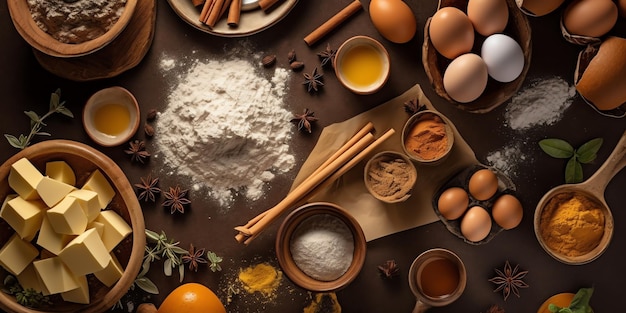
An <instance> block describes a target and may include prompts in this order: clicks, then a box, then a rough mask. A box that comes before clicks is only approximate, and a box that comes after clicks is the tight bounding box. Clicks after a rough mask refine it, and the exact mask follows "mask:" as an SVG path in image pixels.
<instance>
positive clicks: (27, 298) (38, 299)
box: [2, 275, 52, 309]
mask: <svg viewBox="0 0 626 313" xmlns="http://www.w3.org/2000/svg"><path fill="white" fill-rule="evenodd" d="M4 286H5V289H2V291H4V292H5V293H7V294H10V295H14V296H15V300H16V301H17V303H19V304H21V305H23V306H25V307H29V308H35V309H36V308H39V307H41V306H43V305H51V304H52V302H50V298H48V296H44V295H43V294H42V293H41V292H38V291H35V289H32V288H26V289H24V288H22V286H21V285H20V283H19V282H18V281H17V279H16V278H15V277H14V276H12V275H7V277H5V279H4Z"/></svg>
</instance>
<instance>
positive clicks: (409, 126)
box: [401, 110, 454, 166]
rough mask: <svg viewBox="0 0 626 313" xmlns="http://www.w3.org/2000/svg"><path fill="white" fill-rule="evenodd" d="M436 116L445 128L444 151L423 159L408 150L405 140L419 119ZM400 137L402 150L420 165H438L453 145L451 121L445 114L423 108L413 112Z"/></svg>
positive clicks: (429, 118) (428, 118)
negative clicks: (445, 142)
mask: <svg viewBox="0 0 626 313" xmlns="http://www.w3.org/2000/svg"><path fill="white" fill-rule="evenodd" d="M437 118H438V119H440V120H441V121H443V124H444V127H445V130H446V137H447V138H448V142H447V144H446V148H445V151H444V152H443V153H442V154H441V155H439V156H437V157H435V158H432V159H424V158H422V157H420V156H418V155H417V154H416V153H415V152H413V151H409V149H408V148H407V146H406V140H407V138H409V137H410V136H411V131H412V130H413V128H414V127H415V126H416V125H417V124H418V123H419V122H421V121H424V120H432V119H437ZM401 138H402V142H401V144H402V150H403V151H404V153H405V154H406V155H407V156H408V157H409V158H410V159H411V160H413V161H415V162H417V164H420V165H433V166H434V165H439V164H441V163H443V161H445V160H446V159H447V158H448V156H449V155H450V152H451V151H452V147H453V146H454V131H453V130H452V122H451V121H450V120H449V119H448V118H447V117H446V116H445V115H443V114H441V113H439V112H438V111H435V110H424V111H420V112H417V113H415V114H413V116H411V117H410V118H409V119H408V120H407V121H406V123H405V124H404V127H403V129H402V136H401Z"/></svg>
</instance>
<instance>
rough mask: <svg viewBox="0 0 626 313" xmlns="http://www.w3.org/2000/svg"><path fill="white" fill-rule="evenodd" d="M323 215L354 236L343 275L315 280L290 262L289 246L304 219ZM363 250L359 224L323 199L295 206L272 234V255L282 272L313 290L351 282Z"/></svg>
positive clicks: (301, 285)
mask: <svg viewBox="0 0 626 313" xmlns="http://www.w3.org/2000/svg"><path fill="white" fill-rule="evenodd" d="M325 214H327V215H330V216H332V217H335V218H338V219H339V220H341V221H342V222H344V223H345V225H346V226H347V227H348V229H349V230H350V231H351V233H352V237H353V239H354V253H353V255H352V263H351V264H350V266H349V267H348V269H347V270H346V271H345V273H344V274H343V275H341V276H340V277H338V278H337V279H334V280H330V281H322V280H318V279H315V278H313V277H311V276H309V275H307V274H306V273H304V272H303V271H302V270H301V269H300V268H299V267H298V265H297V264H296V262H295V261H294V259H293V256H292V253H291V247H290V243H291V240H292V238H293V235H294V232H295V231H296V229H297V228H298V226H299V225H300V224H301V223H302V222H303V221H304V220H306V219H307V218H310V217H319V216H324V215H325ZM366 250H367V247H366V241H365V235H364V234H363V230H362V229H361V226H360V225H359V223H358V222H357V221H356V220H355V219H354V217H352V216H351V215H350V214H349V213H348V212H346V211H345V210H344V209H342V208H341V207H339V206H338V205H336V204H332V203H327V202H314V203H309V204H305V205H303V206H301V207H299V208H297V209H295V210H294V211H293V212H291V213H290V214H289V215H288V216H287V217H286V218H285V220H284V221H283V223H282V224H281V225H280V227H279V229H278V235H277V237H276V256H277V258H278V262H279V264H280V266H281V268H282V269H283V271H284V273H285V274H286V275H287V277H289V279H291V281H293V282H294V283H295V284H296V285H298V286H300V287H302V288H304V289H307V290H310V291H315V292H325V291H334V290H338V289H341V288H343V287H345V286H346V285H348V284H349V283H351V282H352V281H353V280H354V279H355V278H356V276H357V275H358V274H359V272H360V271H361V268H362V267H363V263H364V262H365V253H366Z"/></svg>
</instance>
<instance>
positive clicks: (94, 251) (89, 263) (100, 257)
mask: <svg viewBox="0 0 626 313" xmlns="http://www.w3.org/2000/svg"><path fill="white" fill-rule="evenodd" d="M59 257H60V258H61V260H63V262H64V263H65V264H66V265H67V266H68V267H69V268H70V269H71V271H72V273H74V275H75V276H81V275H87V274H91V273H94V272H97V271H101V270H102V269H104V268H105V267H106V266H107V265H108V264H109V262H110V261H111V255H109V252H108V251H107V249H106V247H105V246H104V244H103V243H102V240H101V239H100V236H98V232H97V231H96V230H95V229H93V228H92V229H88V230H86V231H85V232H84V233H82V234H80V235H79V236H78V237H76V238H74V239H73V240H72V241H70V243H68V244H67V246H65V249H63V250H62V251H61V253H60V254H59Z"/></svg>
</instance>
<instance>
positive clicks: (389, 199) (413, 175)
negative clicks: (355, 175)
mask: <svg viewBox="0 0 626 313" xmlns="http://www.w3.org/2000/svg"><path fill="white" fill-rule="evenodd" d="M397 159H402V160H403V161H404V162H405V163H406V164H407V165H408V166H409V168H408V170H407V172H408V176H409V178H408V179H409V182H407V188H406V189H403V190H400V191H399V192H396V193H395V194H393V195H381V194H380V193H378V192H376V190H375V189H374V188H373V187H372V179H371V178H370V171H371V169H372V167H373V166H375V165H376V163H378V162H381V161H391V160H397ZM363 176H364V180H365V188H366V189H367V191H369V192H370V194H371V195H372V196H373V197H374V198H376V199H378V200H380V201H382V202H385V203H399V202H404V201H406V200H407V199H408V198H409V197H411V191H412V190H413V186H415V182H416V181H417V169H416V168H415V165H414V164H413V161H411V159H409V157H408V156H406V154H403V153H398V152H395V151H382V152H379V153H377V154H376V155H374V156H373V157H372V158H371V159H369V161H367V163H366V164H365V169H364V171H363ZM409 186H410V187H409Z"/></svg>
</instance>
